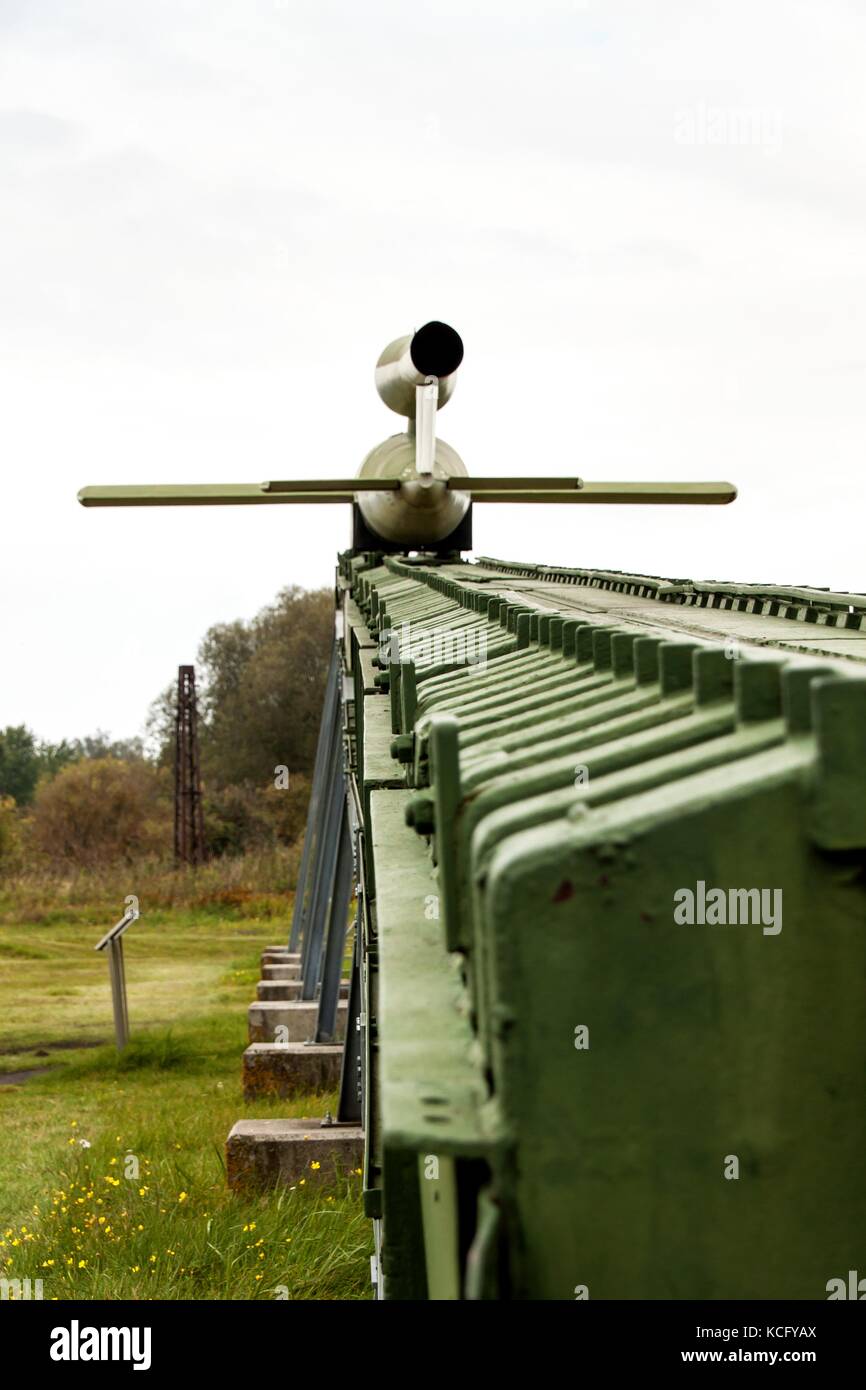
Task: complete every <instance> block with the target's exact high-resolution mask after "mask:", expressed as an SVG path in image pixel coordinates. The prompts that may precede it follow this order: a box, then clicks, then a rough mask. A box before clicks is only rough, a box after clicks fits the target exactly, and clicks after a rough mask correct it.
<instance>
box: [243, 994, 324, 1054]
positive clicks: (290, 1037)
mask: <svg viewBox="0 0 866 1390" xmlns="http://www.w3.org/2000/svg"><path fill="white" fill-rule="evenodd" d="M348 1008H349V1005H348V1003H346V1002H345V1001H344V1002H343V1003H341V1004H338V1005H337V1037H336V1041H338V1042H339V1041H341V1040H342V1039H343V1038H344V1037H345V1036H346V1014H347V1011H348ZM318 1014H319V1005H318V1003H317V1002H316V1001H314V1000H310V1001H309V1002H308V1001H307V1000H306V999H298V1000H297V1001H295V1002H294V1003H291V1002H290V1003H288V1004H287V1003H283V1002H282V1001H281V1000H279V999H260V1000H259V1001H258V1002H257V1003H255V1004H250V1007H249V1010H248V1012H247V1017H248V1020H249V1029H250V1042H251V1043H257V1042H267V1043H275V1042H306V1040H307V1038H311V1037H312V1036H313V1033H314V1031H315V1028H316V1019H317V1017H318ZM277 1028H284V1029H285V1030H286V1032H285V1033H284V1034H282V1033H281V1034H280V1037H279V1038H278V1037H277V1035H276V1029H277Z"/></svg>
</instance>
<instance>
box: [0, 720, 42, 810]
mask: <svg viewBox="0 0 866 1390" xmlns="http://www.w3.org/2000/svg"><path fill="white" fill-rule="evenodd" d="M38 780H39V756H38V753H37V751H36V740H35V738H34V737H33V734H32V733H31V732H30V730H29V729H28V728H27V727H26V726H25V725H24V724H17V725H15V726H13V725H11V724H10V725H7V727H6V728H5V729H3V730H2V732H0V795H2V796H11V797H14V799H15V802H16V804H17V805H18V806H26V805H27V804H28V803H29V802H30V801H31V800H32V799H33V793H34V791H35V790H36V783H37V781H38Z"/></svg>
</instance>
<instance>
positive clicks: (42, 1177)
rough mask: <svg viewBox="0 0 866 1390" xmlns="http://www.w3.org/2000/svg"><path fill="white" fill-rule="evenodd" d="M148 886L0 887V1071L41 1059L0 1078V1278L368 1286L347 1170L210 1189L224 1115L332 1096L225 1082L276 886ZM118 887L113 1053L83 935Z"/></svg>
mask: <svg viewBox="0 0 866 1390" xmlns="http://www.w3.org/2000/svg"><path fill="white" fill-rule="evenodd" d="M282 869H283V871H285V869H286V866H285V865H283V866H282ZM127 877H128V875H127ZM248 877H251V878H253V879H254V878H255V877H256V874H255V866H252V869H251V870H249V872H248ZM278 877H279V875H276V876H275V881H276V879H278ZM152 886H153V891H152V892H144V891H142V889H141V887H138V888H137V889H136V888H135V886H134V885H132V886H126V885H124V884H123V883H122V882H121V883H119V884H118V885H115V884H114V883H111V884H105V883H103V884H101V885H100V884H96V883H90V884H87V883H84V884H82V883H76V884H75V885H57V884H51V883H49V882H45V883H40V884H26V883H19V884H17V885H7V886H5V887H2V886H0V1074H2V1075H4V1076H7V1077H8V1076H9V1075H10V1074H14V1073H19V1072H23V1071H33V1070H35V1069H37V1068H46V1070H45V1071H44V1072H43V1073H42V1074H39V1075H31V1076H30V1077H29V1078H28V1079H22V1080H20V1081H19V1082H18V1083H17V1084H12V1085H2V1084H0V1276H3V1277H6V1278H20V1279H24V1278H27V1277H29V1278H31V1279H37V1278H41V1279H42V1281H43V1296H44V1298H46V1299H50V1298H60V1299H62V1298H85V1299H90V1298H92V1299H118V1298H131V1299H251V1298H269V1299H272V1298H289V1299H359V1298H367V1297H369V1296H370V1286H369V1257H370V1254H371V1251H372V1242H371V1230H370V1223H369V1222H368V1221H367V1220H366V1218H365V1217H364V1216H363V1214H362V1212H361V1208H360V1201H359V1186H358V1184H359V1181H360V1180H359V1179H355V1180H351V1179H349V1180H347V1181H346V1183H345V1184H344V1185H343V1187H342V1188H341V1189H340V1190H335V1191H332V1192H328V1193H322V1192H319V1193H317V1192H315V1191H313V1190H311V1188H309V1187H308V1186H307V1184H306V1181H305V1180H304V1181H301V1182H300V1183H299V1184H298V1185H297V1187H295V1188H294V1189H288V1190H283V1191H281V1192H279V1193H277V1194H274V1195H271V1196H261V1197H243V1198H241V1197H237V1196H233V1195H231V1194H230V1193H229V1191H228V1189H227V1187H226V1182H225V1174H224V1168H223V1145H224V1143H225V1139H226V1136H227V1134H228V1132H229V1129H230V1128H231V1126H232V1124H233V1123H234V1121H235V1120H237V1119H240V1118H242V1117H244V1116H248V1117H255V1116H272V1117H276V1116H283V1117H287V1116H301V1115H304V1116H310V1117H313V1116H318V1115H322V1114H324V1112H325V1110H326V1109H331V1110H333V1109H335V1107H336V1098H335V1097H334V1096H318V1097H314V1098H307V1099H304V1100H302V1101H301V1100H299V1101H297V1102H287V1101H259V1102H257V1103H255V1104H253V1105H245V1104H244V1101H243V1099H242V1095H241V1086H240V1075H241V1071H240V1068H241V1054H242V1052H243V1049H244V1047H245V1045H246V1007H247V1004H248V1003H249V1002H250V1000H251V999H252V998H253V997H254V995H255V983H256V980H257V979H258V977H259V970H258V962H259V953H260V951H261V949H262V946H263V945H267V944H269V943H270V942H271V941H279V940H284V939H285V937H286V934H287V917H286V913H287V907H288V906H289V904H288V900H287V897H286V895H285V894H284V893H282V892H279V891H277V890H276V889H274V890H269V891H268V892H256V891H255V890H254V889H252V888H251V887H249V886H248V884H246V883H245V882H244V881H243V880H240V881H238V882H234V883H229V884H226V882H225V874H224V873H222V874H221V873H219V872H218V871H216V870H211V868H210V866H209V867H208V869H206V870H204V871H200V875H199V877H197V878H192V877H191V876H186V877H185V878H178V876H176V875H167V876H166V877H165V878H164V879H163V880H159V881H157V880H156V879H155V878H154V879H153V880H152ZM120 889H124V891H123V892H120ZM126 891H138V893H139V896H140V899H141V911H142V916H141V919H140V921H138V922H137V923H136V924H135V925H134V926H133V928H132V929H131V930H130V931H129V933H128V934H127V936H126V974H127V985H128V994H129V1015H130V1028H131V1033H132V1042H131V1044H130V1046H129V1047H128V1048H127V1049H126V1050H125V1051H124V1053H123V1054H121V1055H120V1056H118V1054H117V1052H116V1050H115V1048H114V1045H113V1026H112V1014H111V996H110V989H109V983H108V968H107V963H106V960H105V958H104V956H103V955H101V954H100V955H97V954H96V952H95V951H94V949H93V947H94V945H95V943H96V941H97V940H98V939H99V937H100V936H101V935H102V933H103V932H104V930H105V929H106V928H107V927H108V926H110V925H111V924H112V922H113V921H116V920H117V918H118V917H120V916H121V915H122V911H123V907H122V904H123V896H124V895H125V892H126ZM151 904H152V905H151ZM93 1044H97V1045H96V1046H94V1045H93Z"/></svg>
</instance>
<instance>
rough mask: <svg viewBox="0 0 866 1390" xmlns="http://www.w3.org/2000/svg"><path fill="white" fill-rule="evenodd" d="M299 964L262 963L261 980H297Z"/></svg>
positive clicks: (299, 974)
mask: <svg viewBox="0 0 866 1390" xmlns="http://www.w3.org/2000/svg"><path fill="white" fill-rule="evenodd" d="M300 978H301V967H300V965H262V979H263V980H299V979H300Z"/></svg>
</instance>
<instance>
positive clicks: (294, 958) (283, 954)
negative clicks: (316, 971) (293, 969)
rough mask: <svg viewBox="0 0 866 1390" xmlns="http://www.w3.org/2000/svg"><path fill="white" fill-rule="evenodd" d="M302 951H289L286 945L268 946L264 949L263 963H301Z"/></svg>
mask: <svg viewBox="0 0 866 1390" xmlns="http://www.w3.org/2000/svg"><path fill="white" fill-rule="evenodd" d="M300 963H301V953H300V951H289V950H288V949H287V948H286V947H285V946H266V947H265V949H264V950H263V951H262V965H300Z"/></svg>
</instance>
